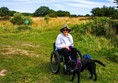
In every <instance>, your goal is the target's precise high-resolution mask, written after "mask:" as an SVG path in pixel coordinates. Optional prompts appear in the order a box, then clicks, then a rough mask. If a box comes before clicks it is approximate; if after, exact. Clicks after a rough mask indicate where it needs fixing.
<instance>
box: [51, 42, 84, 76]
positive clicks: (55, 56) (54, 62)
mask: <svg viewBox="0 0 118 83" xmlns="http://www.w3.org/2000/svg"><path fill="white" fill-rule="evenodd" d="M77 54H78V56H80V59H82V54H81V52H80V51H79V50H77ZM61 62H63V66H64V73H66V65H65V60H64V57H63V55H61V54H59V52H58V51H57V50H55V43H53V51H52V53H51V56H50V69H51V71H52V73H54V74H57V73H58V72H59V70H60V63H61ZM70 71H73V70H70Z"/></svg>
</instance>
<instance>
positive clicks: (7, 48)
mask: <svg viewBox="0 0 118 83" xmlns="http://www.w3.org/2000/svg"><path fill="white" fill-rule="evenodd" d="M2 50H4V51H3V52H2V54H3V55H17V54H18V55H26V56H31V57H32V56H33V57H38V56H39V55H38V54H37V53H35V52H34V51H29V50H24V49H19V48H16V47H12V46H5V47H4V49H2Z"/></svg>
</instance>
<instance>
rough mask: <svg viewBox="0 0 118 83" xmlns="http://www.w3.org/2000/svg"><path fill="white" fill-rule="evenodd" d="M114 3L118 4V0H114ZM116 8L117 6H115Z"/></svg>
mask: <svg viewBox="0 0 118 83" xmlns="http://www.w3.org/2000/svg"><path fill="white" fill-rule="evenodd" d="M114 3H116V5H118V0H114ZM117 8H118V6H117Z"/></svg>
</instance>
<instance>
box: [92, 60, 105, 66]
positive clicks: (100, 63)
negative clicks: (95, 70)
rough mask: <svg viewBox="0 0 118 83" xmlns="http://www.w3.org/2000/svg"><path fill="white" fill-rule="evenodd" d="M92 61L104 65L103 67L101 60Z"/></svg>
mask: <svg viewBox="0 0 118 83" xmlns="http://www.w3.org/2000/svg"><path fill="white" fill-rule="evenodd" d="M93 61H94V62H97V63H99V64H100V65H102V66H104V67H105V64H103V63H102V62H101V61H99V60H93Z"/></svg>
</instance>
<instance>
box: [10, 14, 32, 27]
mask: <svg viewBox="0 0 118 83" xmlns="http://www.w3.org/2000/svg"><path fill="white" fill-rule="evenodd" d="M26 20H28V25H30V24H32V19H31V18H29V17H24V16H23V15H22V14H20V13H15V14H14V16H13V18H12V19H11V20H10V21H11V23H13V24H15V25H24V24H25V21H26ZM25 25H26V24H25Z"/></svg>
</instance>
